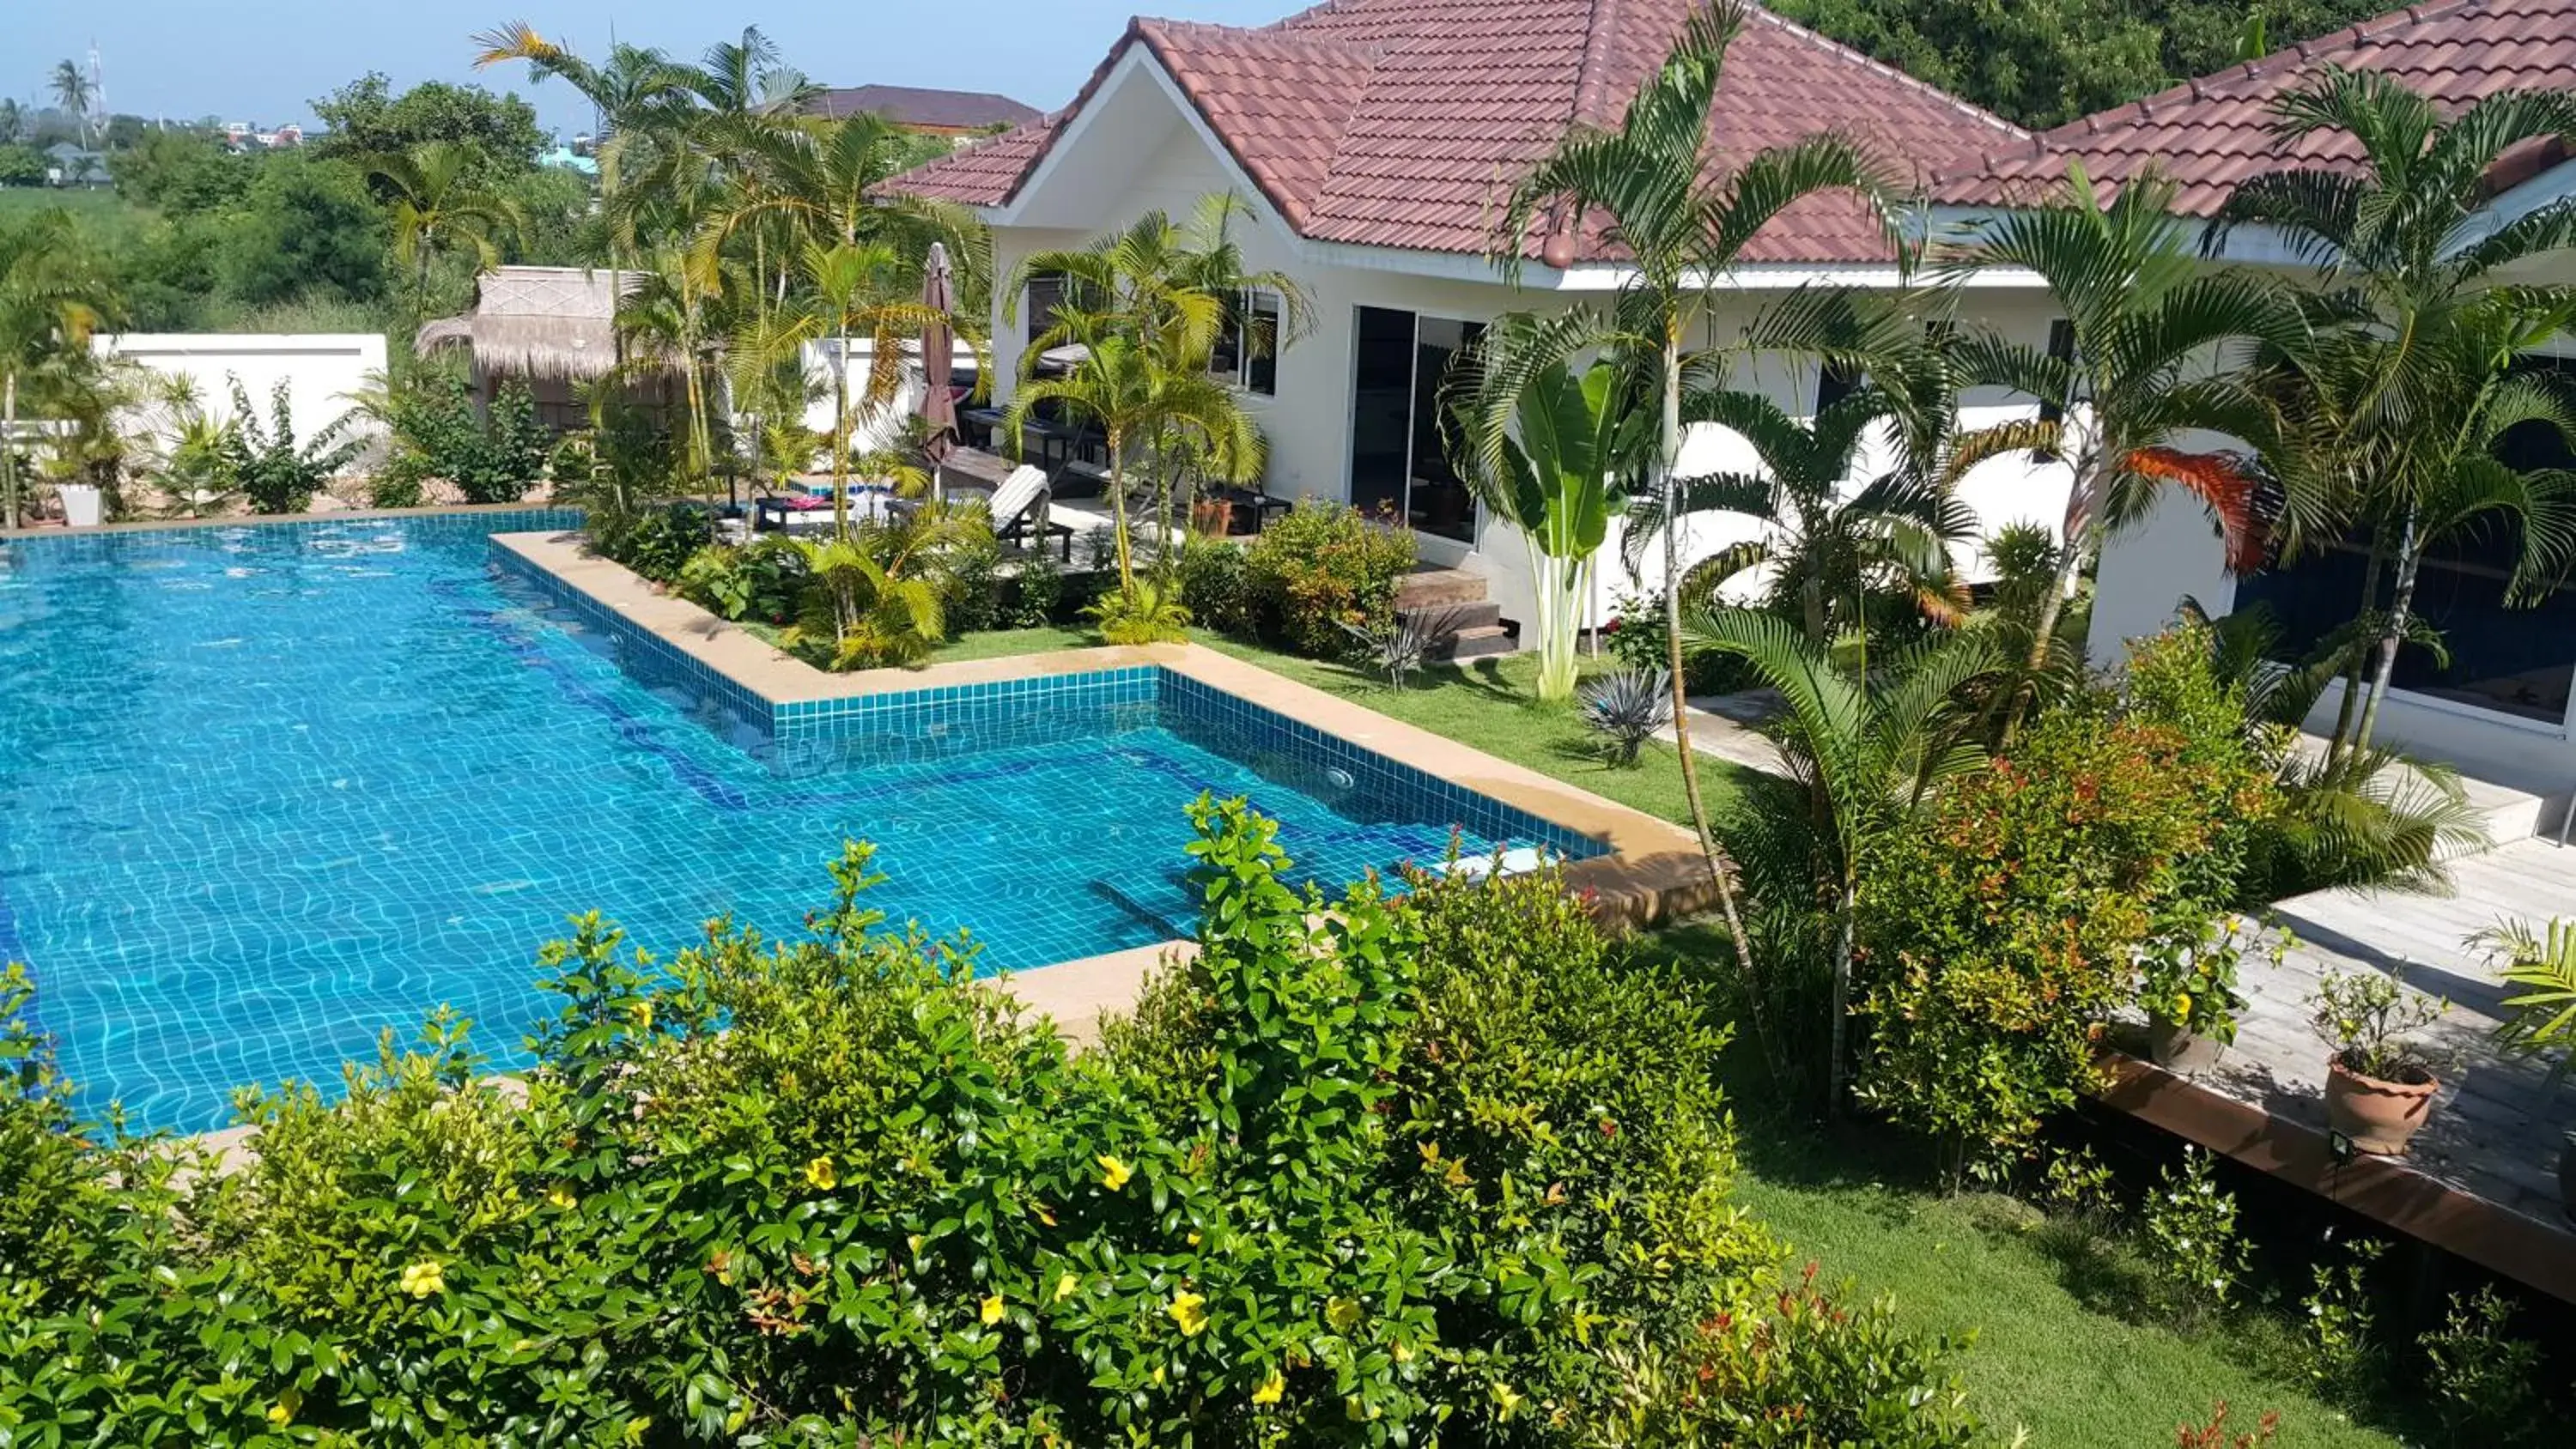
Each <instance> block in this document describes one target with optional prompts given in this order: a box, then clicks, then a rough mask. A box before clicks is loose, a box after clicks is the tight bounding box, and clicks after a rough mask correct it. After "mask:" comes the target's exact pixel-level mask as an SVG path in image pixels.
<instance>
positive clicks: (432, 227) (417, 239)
mask: <svg viewBox="0 0 2576 1449" xmlns="http://www.w3.org/2000/svg"><path fill="white" fill-rule="evenodd" d="M475 167H476V155H475V153H474V151H473V150H471V149H470V148H468V147H466V146H462V145H459V144H458V143H456V142H454V141H423V142H420V143H418V144H417V145H414V146H413V147H411V148H410V149H409V150H406V151H398V152H393V153H389V154H385V155H378V156H371V157H369V158H367V172H368V174H369V175H370V176H372V177H374V178H375V179H377V180H379V181H382V182H383V183H384V184H385V186H386V187H387V188H388V189H389V190H391V191H392V193H393V223H394V261H395V262H396V263H397V264H398V265H401V266H405V267H409V268H411V269H412V277H413V281H412V307H413V310H414V311H419V312H426V310H427V308H428V305H429V271H430V266H431V264H432V263H433V262H435V261H436V260H437V259H438V257H439V256H440V255H441V254H443V253H447V252H451V251H456V250H459V249H465V250H470V251H471V252H473V254H474V260H475V264H476V265H477V266H478V267H482V268H485V269H489V268H492V267H497V266H499V265H500V264H501V250H502V248H503V246H505V245H507V244H511V243H515V242H516V241H517V240H518V238H519V236H520V235H521V234H522V233H523V232H525V231H526V230H527V218H526V216H525V214H524V213H523V212H522V211H521V210H520V208H519V203H518V202H517V201H516V200H515V199H514V198H512V197H511V196H510V195H509V194H508V193H507V192H505V191H502V190H500V189H499V188H497V187H493V186H487V185H485V184H483V183H482V182H480V181H478V180H476V178H475Z"/></svg>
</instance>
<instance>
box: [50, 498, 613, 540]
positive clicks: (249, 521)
mask: <svg viewBox="0 0 2576 1449" xmlns="http://www.w3.org/2000/svg"><path fill="white" fill-rule="evenodd" d="M578 511H580V506H579V505H578V504H571V503H431V504H424V505H422V506H421V507H418V508H333V509H329V510H327V511H324V512H321V513H227V514H222V515H219V516H217V517H214V518H136V519H129V520H127V521H126V522H123V523H94V524H90V525H87V526H85V527H81V528H67V527H65V526H63V525H62V524H59V523H48V524H42V525H39V526H36V527H31V528H0V543H24V542H32V541H34V540H37V539H46V538H96V537H99V536H100V535H102V534H115V533H171V532H178V531H180V530H184V529H191V528H262V527H268V526H273V525H276V524H282V523H288V524H291V523H340V522H348V523H367V522H371V521H374V520H377V519H386V518H475V517H480V516H482V515H485V514H494V513H573V512H578Z"/></svg>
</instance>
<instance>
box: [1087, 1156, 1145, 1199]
mask: <svg viewBox="0 0 2576 1449" xmlns="http://www.w3.org/2000/svg"><path fill="white" fill-rule="evenodd" d="M1093 1160H1094V1161H1097V1162H1098V1163H1099V1164H1100V1185H1101V1186H1102V1187H1105V1188H1107V1189H1109V1190H1110V1191H1111V1192H1116V1191H1117V1190H1118V1189H1120V1188H1122V1187H1125V1186H1126V1185H1127V1179H1129V1178H1131V1177H1134V1176H1135V1175H1136V1169H1134V1168H1132V1167H1129V1166H1128V1165H1127V1164H1126V1163H1123V1162H1121V1161H1119V1160H1118V1159H1117V1158H1115V1157H1108V1156H1102V1157H1099V1158H1095V1159H1093Z"/></svg>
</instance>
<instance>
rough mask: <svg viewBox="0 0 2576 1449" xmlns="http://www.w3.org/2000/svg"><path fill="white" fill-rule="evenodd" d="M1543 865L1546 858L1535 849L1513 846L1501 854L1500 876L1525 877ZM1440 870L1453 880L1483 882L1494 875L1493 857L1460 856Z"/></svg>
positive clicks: (1525, 846)
mask: <svg viewBox="0 0 2576 1449" xmlns="http://www.w3.org/2000/svg"><path fill="white" fill-rule="evenodd" d="M1545 864H1547V857H1546V856H1544V855H1541V854H1540V853H1539V851H1538V849H1537V847H1535V846H1528V845H1515V846H1513V847H1512V848H1511V849H1509V850H1506V851H1504V852H1503V862H1502V870H1501V874H1503V875H1527V874H1529V873H1530V872H1531V871H1534V870H1536V869H1538V868H1539V867H1540V866H1543V865H1545ZM1441 869H1442V870H1443V871H1444V872H1445V873H1446V874H1448V875H1449V876H1450V877H1451V878H1452V879H1455V880H1483V879H1484V878H1485V877H1487V876H1489V875H1493V874H1495V873H1496V872H1495V869H1494V857H1493V856H1491V855H1490V854H1488V855H1462V856H1460V857H1458V858H1457V859H1456V860H1454V861H1451V862H1449V863H1448V864H1446V865H1444V866H1442V867H1441Z"/></svg>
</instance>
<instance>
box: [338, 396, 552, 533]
mask: <svg viewBox="0 0 2576 1449" xmlns="http://www.w3.org/2000/svg"><path fill="white" fill-rule="evenodd" d="M379 410H380V411H381V412H382V414H383V415H384V421H385V423H386V425H387V427H388V428H389V429H390V430H391V432H392V434H393V454H392V456H391V457H390V458H388V459H387V460H386V462H385V466H384V467H383V469H382V470H380V471H379V472H378V474H377V478H376V488H377V491H378V496H382V495H383V492H384V490H386V489H387V488H389V487H390V488H393V489H396V490H404V489H408V491H409V493H410V495H411V496H412V498H413V499H414V500H415V501H417V500H418V498H419V497H420V495H421V485H423V484H424V483H426V482H428V481H429V480H431V479H442V480H444V481H446V482H448V483H451V484H453V485H455V487H456V490H457V492H458V493H460V494H461V495H463V497H464V499H465V501H466V502H468V503H515V502H517V501H519V499H520V498H521V497H522V496H524V495H525V494H526V493H527V491H528V489H529V488H531V487H533V486H534V485H536V484H537V483H538V482H540V481H542V480H543V479H544V478H545V477H546V476H547V472H548V469H549V466H550V460H551V455H552V453H553V451H554V449H555V440H554V437H553V435H552V434H550V433H549V432H547V430H546V427H545V424H543V423H541V422H539V421H538V420H537V404H536V400H535V399H534V398H533V397H532V396H530V395H529V392H528V389H527V386H526V384H524V383H519V382H509V383H504V384H503V385H502V387H501V390H500V392H499V393H498V394H497V395H496V396H495V397H494V398H493V399H492V406H491V408H490V409H489V410H488V412H487V411H486V410H484V409H481V408H478V407H477V406H476V405H475V401H474V392H473V389H472V388H470V387H468V386H467V385H466V382H465V379H463V378H461V377H457V376H455V375H453V374H449V373H429V374H424V375H420V376H416V377H413V378H411V379H409V380H407V381H405V382H402V383H398V384H396V385H395V386H394V387H392V388H390V389H389V390H388V391H387V393H386V395H385V398H384V401H383V403H382V404H381V406H380V408H379ZM380 506H383V507H394V506H396V505H393V504H382V505H380Z"/></svg>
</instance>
